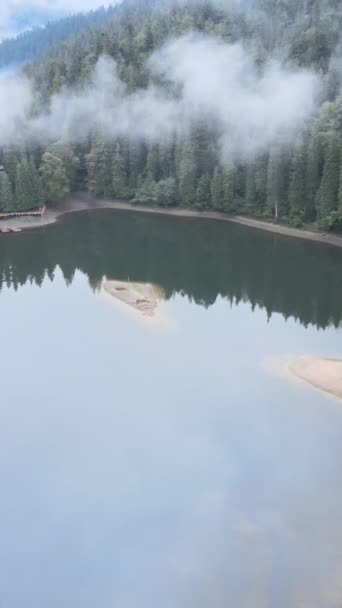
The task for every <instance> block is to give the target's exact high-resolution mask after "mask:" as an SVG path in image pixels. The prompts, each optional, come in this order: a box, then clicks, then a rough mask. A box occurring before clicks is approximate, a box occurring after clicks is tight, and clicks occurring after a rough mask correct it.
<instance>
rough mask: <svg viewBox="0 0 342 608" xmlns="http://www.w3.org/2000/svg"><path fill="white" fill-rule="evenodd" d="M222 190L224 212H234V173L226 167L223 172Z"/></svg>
mask: <svg viewBox="0 0 342 608" xmlns="http://www.w3.org/2000/svg"><path fill="white" fill-rule="evenodd" d="M222 188H223V208H224V210H225V211H228V212H230V211H234V210H235V208H234V196H235V194H234V172H233V169H232V168H229V167H228V168H226V169H225V170H224V171H223V179H222Z"/></svg>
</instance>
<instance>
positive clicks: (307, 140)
mask: <svg viewBox="0 0 342 608" xmlns="http://www.w3.org/2000/svg"><path fill="white" fill-rule="evenodd" d="M341 30H342V6H341V3H340V0H251V1H250V2H246V6H244V7H243V8H241V7H240V8H239V9H237V8H232V9H231V10H228V9H227V8H222V7H221V6H220V3H219V2H206V1H199V2H194V1H189V2H180V3H169V2H167V1H166V0H165V1H164V2H158V3H157V2H156V3H155V2H151V1H150V2H148V1H142V2H141V1H140V2H135V1H133V0H127V1H126V2H125V4H124V5H123V6H122V7H121V9H120V11H118V12H117V13H115V14H114V15H112V16H108V18H107V19H106V20H105V21H104V22H103V23H101V25H100V26H95V27H93V28H92V29H87V30H86V31H83V32H81V33H79V34H77V35H75V36H72V37H70V38H69V39H68V40H67V41H65V42H64V43H62V44H60V45H59V46H57V47H55V48H54V49H53V50H52V51H51V52H50V53H49V54H48V55H47V56H46V57H45V58H44V59H43V60H42V61H41V62H39V63H35V64H31V65H28V66H27V67H26V68H25V73H26V75H27V76H28V77H29V78H30V80H31V81H32V83H33V86H34V91H35V108H34V109H33V112H34V113H35V114H36V115H39V113H40V112H42V111H43V110H44V109H46V108H47V107H49V104H50V100H51V98H52V97H53V96H54V95H56V94H58V93H60V92H61V91H63V89H64V87H77V88H78V89H79V90H82V87H84V86H86V84H87V82H88V81H89V78H90V75H91V73H92V71H93V70H94V68H95V66H96V63H97V61H98V59H99V57H101V56H103V55H105V56H107V57H108V56H109V57H111V58H113V59H114V60H115V61H116V63H117V69H118V76H119V78H120V79H121V81H123V83H125V84H126V87H127V91H128V92H129V93H134V92H135V91H141V90H144V89H146V88H147V87H149V86H151V74H150V72H149V71H148V69H147V67H146V66H147V62H148V59H149V57H150V56H151V54H152V53H153V52H154V51H156V50H157V49H160V47H161V46H162V45H163V43H164V42H165V41H167V40H170V38H172V39H176V38H177V37H179V36H182V35H184V34H186V33H187V32H199V33H202V34H205V35H209V36H213V37H215V39H220V40H221V39H222V40H223V41H224V42H225V43H228V44H229V43H235V42H237V41H241V42H242V44H244V45H245V46H246V47H247V48H248V50H249V53H250V55H251V56H252V57H253V61H254V63H255V65H256V69H258V70H259V71H260V72H262V70H263V66H264V65H266V64H267V62H268V61H270V60H271V59H273V58H275V57H277V58H278V60H279V61H281V62H282V64H283V65H284V66H286V67H287V68H288V69H299V68H305V69H307V70H310V71H314V72H315V73H316V74H318V76H319V78H320V82H321V87H320V90H319V98H318V100H317V109H316V111H315V112H314V114H313V115H312V116H310V118H308V120H307V121H305V122H304V123H303V125H302V128H301V129H300V130H298V132H297V135H296V137H291V140H288V139H285V140H284V139H282V138H281V137H279V138H278V139H276V140H274V141H272V143H271V145H269V146H268V148H267V149H262V150H260V151H259V152H258V153H257V154H255V155H253V156H252V157H250V158H236V159H233V160H232V162H225V161H224V160H223V159H222V156H221V154H220V150H219V135H220V134H219V132H218V130H217V128H215V125H212V124H211V123H210V121H206V120H205V118H203V120H195V121H194V122H193V124H191V126H190V128H188V129H187V130H185V131H184V132H177V133H171V134H169V135H168V137H164V138H160V139H159V140H158V139H156V138H151V140H149V139H148V138H138V137H137V138H135V137H132V136H126V135H119V136H116V137H103V134H102V133H101V132H100V131H97V130H96V129H94V130H92V131H91V132H90V133H87V135H86V136H85V137H84V138H82V139H81V140H80V141H71V140H68V139H67V138H64V139H60V138H56V139H55V140H53V139H50V141H48V142H46V143H44V144H42V143H39V141H37V140H32V141H27V140H23V142H22V143H21V144H20V145H19V144H18V142H16V144H15V145H9V144H8V145H6V146H3V147H2V149H1V155H0V156H1V172H0V209H1V210H7V211H9V210H13V209H18V210H25V209H32V208H35V207H39V206H41V205H42V204H43V203H45V202H46V203H47V204H58V202H59V201H61V200H63V199H64V198H65V197H67V196H68V195H69V194H70V193H74V192H82V191H86V192H87V193H88V194H89V195H91V196H92V197H110V198H120V199H129V200H132V201H134V202H136V203H140V204H155V205H161V206H170V205H174V206H176V205H179V206H184V207H194V208H198V209H218V210H222V211H226V212H229V213H242V214H249V215H252V216H258V217H265V218H270V219H275V220H278V221H284V222H288V223H289V224H291V225H295V226H302V225H306V224H311V225H312V224H316V225H317V226H318V227H320V228H324V229H331V230H336V231H339V230H342V140H341V137H342V97H341V83H342V66H341V61H340V59H341V50H340V47H339V44H340V32H341ZM158 84H159V86H163V87H164V88H165V90H167V87H168V86H169V85H168V82H164V83H160V82H159V83H158ZM169 94H170V96H177V91H174V90H170V93H169Z"/></svg>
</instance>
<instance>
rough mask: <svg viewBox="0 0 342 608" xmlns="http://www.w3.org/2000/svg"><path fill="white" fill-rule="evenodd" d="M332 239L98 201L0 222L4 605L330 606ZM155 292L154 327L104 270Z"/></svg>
mask: <svg viewBox="0 0 342 608" xmlns="http://www.w3.org/2000/svg"><path fill="white" fill-rule="evenodd" d="M341 268H342V252H341V251H339V250H338V249H333V248H325V247H323V246H320V245H318V244H315V243H309V242H305V241H303V242H301V241H296V240H292V239H286V238H284V237H279V236H276V235H270V234H266V233H265V234H264V233H262V232H257V231H253V230H251V229H248V228H244V227H240V226H236V225H229V224H222V223H218V222H208V221H204V220H193V219H192V220H189V219H178V218H170V217H162V216H160V217H157V216H152V217H151V216H148V215H143V214H124V213H119V212H112V211H103V212H97V213H80V214H75V215H73V216H68V217H67V218H65V220H63V222H62V223H60V224H57V225H54V226H50V227H47V228H44V229H42V230H39V231H32V232H26V233H22V234H18V235H2V236H1V238H0V279H1V292H0V306H1V319H2V325H1V359H0V366H1V406H0V488H1V500H0V606H1V608H2V606H3V607H4V608H19V607H20V608H22V607H23V606H25V607H26V608H46V607H47V606H48V607H49V608H77V607H82V608H88V607H89V608H145V607H146V608H192V607H196V608H221V607H222V608H259V607H262V608H269V607H270V608H294V607H296V608H297V607H298V608H303V607H305V608H306V607H310V608H330V607H331V608H337V607H338V606H341V605H342V583H341V572H342V483H341V481H342V406H341V404H340V403H339V402H337V401H335V400H334V399H332V398H330V397H329V396H325V395H324V394H323V393H320V392H318V391H315V390H314V389H311V388H310V387H307V386H305V385H304V384H301V383H299V382H298V383H297V382H295V381H291V379H289V378H287V377H286V376H285V377H283V376H281V375H280V376H278V375H277V374H276V373H274V371H273V370H274V368H277V366H279V365H280V362H282V361H283V359H284V358H286V357H288V356H293V355H297V354H321V355H327V356H336V357H341V337H342V336H341V330H340V328H339V324H340V322H341V320H342V274H341ZM104 277H106V278H107V279H118V280H122V281H131V282H134V281H139V282H151V283H153V284H155V285H157V286H158V287H159V288H161V290H160V293H162V294H163V299H162V302H161V304H160V320H159V321H158V323H154V322H153V321H151V322H150V321H144V319H142V318H139V316H138V314H136V315H135V314H134V313H132V314H129V311H128V310H126V309H125V306H124V305H121V306H117V305H116V304H115V303H114V301H112V300H111V298H110V297H109V296H105V295H104V294H103V293H102V291H101V289H100V285H101V282H102V280H103V278H104Z"/></svg>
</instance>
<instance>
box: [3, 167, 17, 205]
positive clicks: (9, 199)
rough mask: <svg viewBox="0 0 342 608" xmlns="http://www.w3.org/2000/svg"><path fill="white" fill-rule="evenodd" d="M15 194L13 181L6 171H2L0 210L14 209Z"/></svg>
mask: <svg viewBox="0 0 342 608" xmlns="http://www.w3.org/2000/svg"><path fill="white" fill-rule="evenodd" d="M14 210H15V205H14V196H13V190H12V184H11V181H10V179H9V177H8V175H7V173H6V171H0V211H2V212H9V211H14Z"/></svg>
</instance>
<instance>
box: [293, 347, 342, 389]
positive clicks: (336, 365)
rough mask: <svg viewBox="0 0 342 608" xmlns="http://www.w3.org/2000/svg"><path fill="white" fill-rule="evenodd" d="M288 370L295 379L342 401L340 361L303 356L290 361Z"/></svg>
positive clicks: (341, 367) (341, 365)
mask: <svg viewBox="0 0 342 608" xmlns="http://www.w3.org/2000/svg"><path fill="white" fill-rule="evenodd" d="M288 368H289V370H290V371H291V372H292V373H293V374H294V375H295V376H297V378H300V379H301V380H304V381H305V382H308V383H309V384H311V386H314V387H315V388H318V389H320V390H321V391H324V392H326V393H329V394H330V395H334V397H338V398H339V399H342V361H340V360H338V359H326V358H324V357H312V356H305V357H299V358H297V359H294V360H292V361H291V362H290V363H289V364H288Z"/></svg>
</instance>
